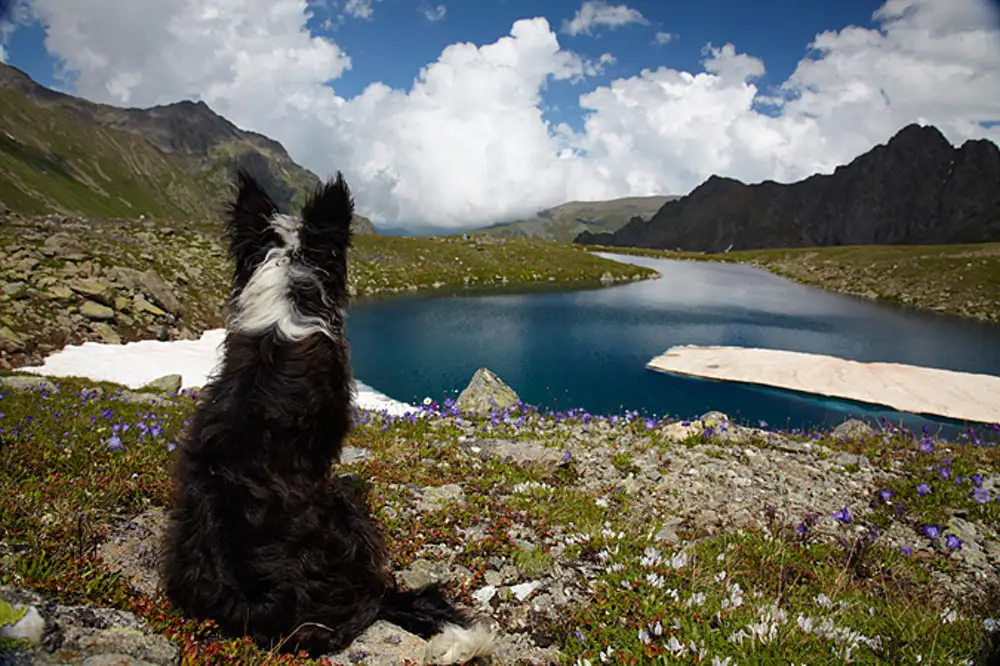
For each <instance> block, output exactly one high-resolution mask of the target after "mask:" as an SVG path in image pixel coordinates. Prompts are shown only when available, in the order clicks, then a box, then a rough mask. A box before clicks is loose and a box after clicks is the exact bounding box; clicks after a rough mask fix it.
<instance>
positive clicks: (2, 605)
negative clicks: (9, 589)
mask: <svg viewBox="0 0 1000 666" xmlns="http://www.w3.org/2000/svg"><path fill="white" fill-rule="evenodd" d="M10 616H13V617H16V618H17V619H16V621H14V622H13V623H12V624H4V625H3V626H0V636H2V637H3V638H12V639H15V640H17V639H22V640H26V641H28V644H29V645H31V646H32V647H38V646H39V645H41V644H42V635H43V634H44V633H45V619H44V618H43V617H42V615H41V613H39V612H38V609H37V608H35V607H34V606H27V607H25V606H22V605H21V604H13V605H11V604H8V603H7V602H6V601H0V617H4V618H5V619H6V617H10Z"/></svg>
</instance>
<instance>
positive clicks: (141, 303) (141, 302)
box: [132, 296, 167, 317]
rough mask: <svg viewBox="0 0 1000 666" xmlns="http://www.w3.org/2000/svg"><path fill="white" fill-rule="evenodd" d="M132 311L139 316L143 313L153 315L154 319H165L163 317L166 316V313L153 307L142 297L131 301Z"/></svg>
mask: <svg viewBox="0 0 1000 666" xmlns="http://www.w3.org/2000/svg"><path fill="white" fill-rule="evenodd" d="M132 309H133V310H134V311H135V312H138V313H140V314H141V313H144V312H145V313H147V314H151V315H153V316H154V317H165V316H167V313H166V311H164V310H161V309H160V308H158V307H156V306H155V305H153V304H152V303H150V302H149V301H147V300H146V299H145V298H143V297H142V296H136V297H135V298H134V299H133V300H132Z"/></svg>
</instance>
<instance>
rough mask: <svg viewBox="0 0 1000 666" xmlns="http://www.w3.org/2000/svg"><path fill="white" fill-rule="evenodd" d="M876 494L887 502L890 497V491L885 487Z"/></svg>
mask: <svg viewBox="0 0 1000 666" xmlns="http://www.w3.org/2000/svg"><path fill="white" fill-rule="evenodd" d="M878 494H879V497H881V498H882V501H883V502H888V501H889V500H891V499H892V491H891V490H888V489H887V488H883V489H882V490H880V491H878Z"/></svg>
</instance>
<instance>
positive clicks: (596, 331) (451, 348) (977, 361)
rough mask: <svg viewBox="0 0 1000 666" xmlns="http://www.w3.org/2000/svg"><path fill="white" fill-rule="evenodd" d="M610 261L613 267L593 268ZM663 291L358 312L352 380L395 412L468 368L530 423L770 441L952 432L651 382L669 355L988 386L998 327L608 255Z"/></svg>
mask: <svg viewBox="0 0 1000 666" xmlns="http://www.w3.org/2000/svg"><path fill="white" fill-rule="evenodd" d="M605 256H613V255H605ZM614 257H615V258H616V259H619V260H622V261H626V262H627V263H631V264H636V265H641V266H649V267H652V268H655V269H656V270H658V271H659V272H660V273H661V274H662V275H663V277H662V278H660V279H657V280H648V281H643V282H637V283H630V284H624V285H618V286H614V287H608V288H600V289H589V290H581V291H555V292H533V293H500V292H497V293H492V294H457V295H430V296H423V295H421V296H412V295H410V296H403V297H393V298H385V299H378V300H373V301H368V302H358V303H356V304H355V305H353V306H352V308H351V312H350V318H349V321H348V335H349V337H350V340H351V358H352V363H353V365H354V370H355V374H356V375H357V377H358V379H359V380H361V381H363V382H364V383H366V384H368V385H369V386H372V387H373V388H375V389H377V390H379V391H382V392H383V393H385V394H387V395H389V396H390V397H392V398H395V399H397V400H402V401H406V402H418V401H420V400H423V398H424V397H426V396H429V397H431V398H433V399H435V400H442V399H444V398H446V397H455V396H456V395H457V393H458V392H459V391H461V389H463V388H464V387H465V386H466V384H467V383H468V382H469V379H470V378H471V377H472V374H473V373H474V372H475V371H476V369H477V368H480V367H487V368H489V369H490V370H492V371H494V372H496V373H497V374H498V375H499V376H500V378H501V379H503V380H504V381H505V382H506V383H507V384H509V385H510V386H511V387H512V388H513V389H514V390H515V391H517V392H518V394H519V395H520V396H521V398H522V399H523V400H524V401H525V402H527V403H529V404H534V405H538V406H540V407H542V408H550V409H554V410H565V409H568V408H571V407H577V408H583V409H586V410H587V411H589V412H591V413H596V414H612V413H621V412H623V411H625V410H638V411H639V412H640V413H642V414H644V415H649V416H654V415H655V416H665V415H677V416H680V417H682V418H691V417H696V416H698V415H700V414H702V413H704V412H706V411H709V410H719V411H722V412H725V413H727V414H729V415H730V416H732V417H733V418H736V419H739V420H742V421H747V422H751V423H753V424H756V423H757V422H759V421H766V422H767V423H769V424H770V426H771V427H774V428H786V429H791V428H803V429H806V428H812V427H818V426H829V425H835V424H837V423H840V422H842V421H843V420H844V419H845V418H846V417H847V416H862V417H866V418H871V417H876V416H884V417H886V418H889V419H890V420H892V421H894V422H896V423H899V422H900V419H901V418H903V419H904V422H905V425H906V426H907V427H910V428H914V429H915V428H917V427H922V426H923V425H931V426H932V427H934V428H935V430H936V429H938V427H940V426H941V425H945V426H946V427H945V430H946V431H952V432H954V430H953V428H954V426H955V425H956V424H954V423H949V422H947V421H945V420H929V419H923V418H920V417H914V416H909V415H907V416H903V415H900V414H898V413H897V412H894V411H891V410H886V409H881V408H878V407H874V406H871V405H862V404H858V403H850V402H845V401H840V400H834V399H827V398H823V397H818V396H806V395H802V394H797V393H794V392H790V391H781V390H775V389H769V388H764V387H753V386H749V385H745V384H738V383H732V382H716V381H708V380H700V379H692V378H683V377H677V376H672V375H665V374H662V373H657V372H653V371H651V370H647V369H646V368H645V364H646V362H647V361H649V360H650V359H651V358H652V357H653V356H656V355H658V354H662V353H663V352H664V351H665V350H666V349H667V348H669V347H671V346H674V345H684V344H693V345H735V346H745V347H764V348H771V349H784V350H789V351H800V352H812V353H821V354H829V355H833V356H840V357H843V358H849V359H855V360H859V361H888V362H898V363H908V364H913V365H922V366H928V367H936V368H946V369H951V370H961V371H967V372H979V373H986V374H993V375H1000V326H997V325H992V324H984V323H978V322H974V321H966V320H963V319H959V318H956V317H949V316H943V315H935V314H928V313H922V312H915V311H910V310H904V309H901V308H896V307H892V306H887V305H881V304H876V303H872V302H868V301H865V300H863V299H858V298H853V297H849V296H843V295H840V294H835V293H831V292H827V291H824V290H821V289H818V288H814V287H807V286H804V285H800V284H797V283H795V282H792V281H789V280H786V279H783V278H779V277H777V276H774V275H772V274H770V273H767V272H765V271H762V270H759V269H755V268H752V267H748V266H741V265H731V264H719V263H709V262H693V261H692V262H688V261H675V260H664V259H652V258H646V257H629V256H623V255H614Z"/></svg>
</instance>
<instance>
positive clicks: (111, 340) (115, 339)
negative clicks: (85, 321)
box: [90, 321, 122, 345]
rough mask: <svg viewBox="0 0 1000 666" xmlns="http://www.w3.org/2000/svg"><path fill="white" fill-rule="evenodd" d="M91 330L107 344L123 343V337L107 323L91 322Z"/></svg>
mask: <svg viewBox="0 0 1000 666" xmlns="http://www.w3.org/2000/svg"><path fill="white" fill-rule="evenodd" d="M90 328H91V330H92V331H94V333H96V334H97V338H98V339H99V340H100V341H101V342H103V343H105V344H109V345H120V344H121V343H122V337H121V336H120V335H118V331H116V330H115V329H114V328H113V327H112V326H111V324H108V323H107V322H103V321H95V322H91V324H90Z"/></svg>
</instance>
